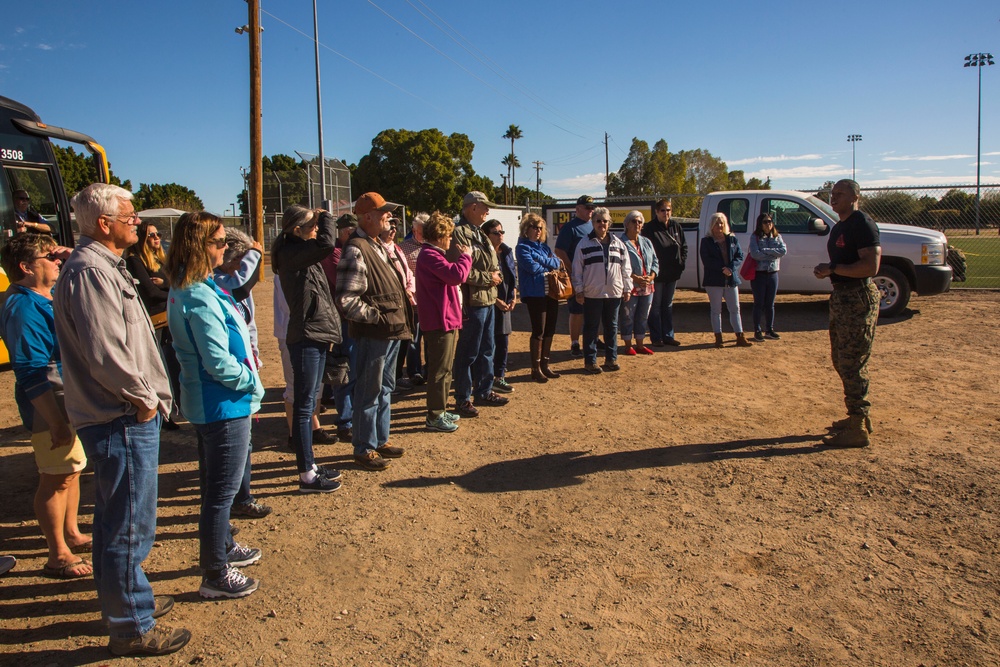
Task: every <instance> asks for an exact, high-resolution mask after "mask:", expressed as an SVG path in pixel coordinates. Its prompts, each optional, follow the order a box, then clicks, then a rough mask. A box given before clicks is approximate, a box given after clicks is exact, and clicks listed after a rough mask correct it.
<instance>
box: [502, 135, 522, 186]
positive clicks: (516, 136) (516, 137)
mask: <svg viewBox="0 0 1000 667" xmlns="http://www.w3.org/2000/svg"><path fill="white" fill-rule="evenodd" d="M523 137H524V135H523V134H522V133H521V128H520V127H518V126H517V125H511V126H510V127H508V128H507V132H506V133H505V134H504V135H503V138H504V139H510V157H512V158H514V140H515V139H521V138H523ZM514 160H515V161H516V160H517V158H514ZM520 166H521V165H519V164H512V165H510V189H511V190H513V189H514V168H515V167H520Z"/></svg>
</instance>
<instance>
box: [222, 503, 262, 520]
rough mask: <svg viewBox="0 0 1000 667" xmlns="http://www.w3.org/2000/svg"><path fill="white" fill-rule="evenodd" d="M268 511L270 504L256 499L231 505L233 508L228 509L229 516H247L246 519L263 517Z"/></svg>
mask: <svg viewBox="0 0 1000 667" xmlns="http://www.w3.org/2000/svg"><path fill="white" fill-rule="evenodd" d="M270 513H271V506H270V505H265V504H264V503H259V502H257V501H256V500H251V501H250V502H248V503H241V504H239V505H233V508H232V509H231V510H229V515H230V516H242V517H247V518H248V519H263V518H264V517H266V516H267V515H268V514H270Z"/></svg>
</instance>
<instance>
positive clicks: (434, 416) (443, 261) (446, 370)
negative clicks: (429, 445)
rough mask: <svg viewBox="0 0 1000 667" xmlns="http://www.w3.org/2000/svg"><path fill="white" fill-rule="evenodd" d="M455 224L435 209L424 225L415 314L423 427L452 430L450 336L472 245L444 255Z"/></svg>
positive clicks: (458, 321)
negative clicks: (423, 372)
mask: <svg viewBox="0 0 1000 667" xmlns="http://www.w3.org/2000/svg"><path fill="white" fill-rule="evenodd" d="M454 229H455V223H453V222H452V221H451V218H449V217H448V216H446V215H444V214H442V213H439V212H437V211H435V212H434V213H433V214H432V215H431V217H430V220H428V221H427V223H426V224H425V225H424V245H423V247H422V248H421V249H420V254H419V255H417V276H416V278H417V280H416V283H417V317H418V318H419V320H420V331H421V332H422V334H423V336H424V340H425V341H426V345H427V428H428V429H429V430H431V431H441V432H442V433H451V432H453V431H455V430H457V429H458V419H459V416H458V415H457V414H455V413H452V412H448V411H447V410H446V408H447V407H448V392H449V391H451V367H452V365H453V364H454V361H455V337H456V335H457V333H458V330H459V329H461V328H462V304H461V302H460V301H459V298H458V286H459V285H461V284H462V283H463V282H465V280H466V279H467V278H468V277H469V271H470V270H471V269H472V249H471V248H469V247H468V246H459V247H458V249H459V250H460V251H461V254H460V255H459V256H458V259H457V260H455V261H454V262H450V261H448V258H447V257H446V256H445V255H446V253H447V252H448V249H449V248H450V247H451V233H452V231H454Z"/></svg>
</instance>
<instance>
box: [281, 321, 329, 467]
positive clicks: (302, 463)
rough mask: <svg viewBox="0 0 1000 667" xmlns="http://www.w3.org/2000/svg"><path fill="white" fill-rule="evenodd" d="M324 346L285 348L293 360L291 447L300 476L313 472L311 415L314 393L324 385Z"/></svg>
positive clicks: (308, 344) (307, 343)
mask: <svg viewBox="0 0 1000 667" xmlns="http://www.w3.org/2000/svg"><path fill="white" fill-rule="evenodd" d="M328 347H329V346H328V345H327V344H326V343H315V342H313V341H308V340H305V341H302V342H299V343H293V344H291V345H289V346H288V354H289V356H290V357H291V358H292V375H294V377H295V380H294V381H295V401H294V402H293V403H292V448H293V449H295V466H296V468H298V471H299V472H300V473H303V472H305V471H307V470H312V467H313V463H314V462H315V459H314V458H313V432H312V416H313V412H314V411H315V410H316V394H317V393H319V388H320V387H321V386H322V385H323V370H324V369H325V368H326V351H327V348H328Z"/></svg>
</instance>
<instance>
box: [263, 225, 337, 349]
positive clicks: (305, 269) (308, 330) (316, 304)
mask: <svg viewBox="0 0 1000 667" xmlns="http://www.w3.org/2000/svg"><path fill="white" fill-rule="evenodd" d="M336 237H337V230H336V222H335V221H334V218H333V216H332V215H330V214H329V213H326V212H324V213H322V214H321V215H320V217H319V229H318V232H317V234H316V238H314V239H309V240H307V241H305V240H302V239H300V238H299V237H297V236H295V235H293V234H285V235H284V236H283V238H282V239H281V244H282V245H281V246H280V247H279V248H278V251H277V252H276V253H275V256H274V264H275V267H274V268H275V269H276V271H277V273H278V277H279V278H281V291H282V293H283V294H284V295H285V301H287V302H288V333H287V334H286V336H285V341H286V342H287V343H288V344H289V345H292V344H295V343H301V342H303V341H310V342H313V343H328V344H333V343H339V342H341V333H340V332H341V326H340V315H339V314H338V313H337V309H336V308H334V306H333V297H332V296H331V295H330V285H329V283H328V282H327V280H326V273H324V272H323V267H322V266H320V260H322V259H323V258H324V257H326V256H327V255H329V254H330V253H332V252H333V249H334V241H335V240H336Z"/></svg>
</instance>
